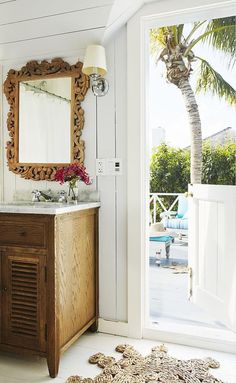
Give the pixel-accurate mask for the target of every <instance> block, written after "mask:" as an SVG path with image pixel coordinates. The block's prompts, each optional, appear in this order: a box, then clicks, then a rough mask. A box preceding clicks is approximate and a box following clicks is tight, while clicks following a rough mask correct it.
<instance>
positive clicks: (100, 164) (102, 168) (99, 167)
mask: <svg viewBox="0 0 236 383" xmlns="http://www.w3.org/2000/svg"><path fill="white" fill-rule="evenodd" d="M105 174H106V160H105V159H98V158H97V159H96V175H97V176H104V175H105Z"/></svg>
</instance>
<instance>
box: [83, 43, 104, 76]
mask: <svg viewBox="0 0 236 383" xmlns="http://www.w3.org/2000/svg"><path fill="white" fill-rule="evenodd" d="M82 72H83V73H85V74H87V75H88V76H90V75H91V74H98V75H100V76H102V77H103V76H104V75H105V74H106V73H107V65H106V55H105V49H104V47H103V46H102V45H89V46H88V47H87V49H86V53H85V58H84V65H83V68H82Z"/></svg>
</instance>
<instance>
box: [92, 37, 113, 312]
mask: <svg viewBox="0 0 236 383" xmlns="http://www.w3.org/2000/svg"><path fill="white" fill-rule="evenodd" d="M106 56H107V67H108V74H107V76H106V78H107V80H108V81H109V92H108V93H107V95H106V96H105V97H100V98H97V124H98V136H97V157H98V158H113V157H115V146H116V136H115V111H114V104H115V88H114V87H115V84H114V44H113V43H112V44H109V46H107V47H106ZM98 189H99V192H100V197H101V208H100V212H99V270H100V271H99V272H100V280H99V311H100V317H102V318H105V319H110V320H116V317H117V300H116V289H117V280H116V279H117V274H116V271H117V270H116V195H115V192H116V191H115V177H114V176H106V175H105V176H99V177H98Z"/></svg>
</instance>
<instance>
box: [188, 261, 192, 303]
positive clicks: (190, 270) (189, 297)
mask: <svg viewBox="0 0 236 383" xmlns="http://www.w3.org/2000/svg"><path fill="white" fill-rule="evenodd" d="M188 281H189V282H188V283H189V285H188V286H189V287H188V292H189V295H188V299H189V300H190V299H191V297H192V296H193V269H192V267H189V268H188Z"/></svg>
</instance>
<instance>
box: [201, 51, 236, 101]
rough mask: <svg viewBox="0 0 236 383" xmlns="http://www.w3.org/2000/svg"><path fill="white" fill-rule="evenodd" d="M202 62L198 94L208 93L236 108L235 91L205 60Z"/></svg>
mask: <svg viewBox="0 0 236 383" xmlns="http://www.w3.org/2000/svg"><path fill="white" fill-rule="evenodd" d="M197 58H198V59H200V60H201V66H200V74H199V78H198V80H197V84H196V92H200V91H202V92H204V93H206V92H208V91H210V92H211V93H212V94H213V95H216V96H218V97H219V98H223V99H225V101H227V102H228V103H229V104H231V105H235V106H236V91H235V89H234V88H233V87H232V86H231V85H230V84H229V83H228V82H227V81H226V80H225V79H224V78H223V77H222V76H221V75H220V74H219V73H218V72H217V71H215V70H214V69H213V68H212V66H211V65H210V64H209V63H208V62H207V61H206V60H204V59H203V58H201V57H197Z"/></svg>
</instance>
